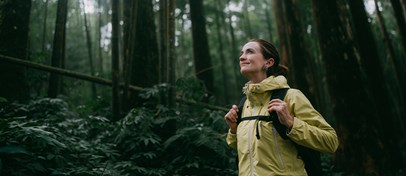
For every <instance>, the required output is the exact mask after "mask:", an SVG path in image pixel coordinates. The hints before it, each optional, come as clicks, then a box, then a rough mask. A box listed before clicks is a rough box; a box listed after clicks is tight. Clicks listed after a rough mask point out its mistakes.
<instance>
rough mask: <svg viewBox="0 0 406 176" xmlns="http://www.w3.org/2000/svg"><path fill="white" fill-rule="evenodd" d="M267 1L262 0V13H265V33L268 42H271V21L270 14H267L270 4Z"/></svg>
mask: <svg viewBox="0 0 406 176" xmlns="http://www.w3.org/2000/svg"><path fill="white" fill-rule="evenodd" d="M268 1H269V0H263V2H264V4H265V7H264V11H265V23H266V28H267V32H268V35H269V36H268V41H272V42H275V41H273V37H272V20H271V14H270V13H269V11H271V10H270V8H268V7H270V3H269V2H268Z"/></svg>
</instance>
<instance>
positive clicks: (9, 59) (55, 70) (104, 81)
mask: <svg viewBox="0 0 406 176" xmlns="http://www.w3.org/2000/svg"><path fill="white" fill-rule="evenodd" d="M0 61H5V62H9V63H13V64H16V65H21V66H26V67H29V68H33V69H37V70H42V71H46V72H52V73H56V74H60V75H63V76H68V77H72V78H77V79H81V80H86V81H90V82H94V83H98V84H101V85H107V86H112V81H111V80H108V79H104V78H100V77H96V76H91V75H87V74H83V73H78V72H74V71H70V70H66V69H62V68H57V67H52V66H48V65H44V64H38V63H34V62H30V61H26V60H22V59H17V58H14V57H10V56H4V55H1V54H0ZM122 86H123V85H122ZM128 87H129V89H130V90H132V91H142V90H145V88H142V87H138V86H133V85H129V86H128ZM176 100H177V101H178V102H184V103H187V104H191V105H198V106H203V107H206V108H209V109H213V110H220V111H228V109H227V108H223V107H219V106H215V105H211V104H207V103H201V102H195V101H191V100H184V99H180V98H176Z"/></svg>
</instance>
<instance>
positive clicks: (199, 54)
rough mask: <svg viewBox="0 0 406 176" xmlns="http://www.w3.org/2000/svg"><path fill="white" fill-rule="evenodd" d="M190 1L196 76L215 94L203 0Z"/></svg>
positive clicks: (210, 92)
mask: <svg viewBox="0 0 406 176" xmlns="http://www.w3.org/2000/svg"><path fill="white" fill-rule="evenodd" d="M189 3H190V16H191V20H192V38H193V58H194V61H195V71H196V76H197V78H199V79H200V80H202V81H203V82H204V83H205V85H206V87H207V90H208V92H209V94H213V92H214V86H213V80H214V78H213V66H212V64H211V58H210V52H209V43H208V41H207V33H206V19H205V18H204V8H203V1H202V0H190V1H189Z"/></svg>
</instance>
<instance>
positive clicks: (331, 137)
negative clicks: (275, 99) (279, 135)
mask: <svg viewBox="0 0 406 176" xmlns="http://www.w3.org/2000/svg"><path fill="white" fill-rule="evenodd" d="M285 101H286V102H287V104H288V106H289V110H290V113H291V115H292V116H293V118H294V121H293V127H292V129H291V130H290V131H289V132H288V134H287V135H288V137H289V138H290V139H291V140H292V141H294V142H295V143H297V144H299V145H303V146H305V147H308V148H312V149H314V150H317V151H320V152H325V153H334V152H335V151H336V150H337V148H338V144H339V142H338V138H337V134H336V132H335V130H334V129H333V128H332V127H331V126H330V125H329V124H328V123H327V122H326V120H325V119H324V118H323V117H322V116H321V115H320V113H319V112H317V111H316V110H315V109H314V108H313V106H312V105H311V103H310V101H309V100H308V99H307V98H306V96H305V95H304V94H303V93H302V92H301V91H300V90H297V89H289V91H288V93H287V95H286V97H285Z"/></svg>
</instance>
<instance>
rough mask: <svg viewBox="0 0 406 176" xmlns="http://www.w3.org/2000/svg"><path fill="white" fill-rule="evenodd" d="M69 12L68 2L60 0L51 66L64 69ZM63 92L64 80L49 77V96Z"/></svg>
mask: <svg viewBox="0 0 406 176" xmlns="http://www.w3.org/2000/svg"><path fill="white" fill-rule="evenodd" d="M67 10H68V1H67V0H58V7H57V12H56V22H55V32H54V40H53V47H52V58H51V65H52V66H53V67H58V68H64V65H65V64H64V60H65V43H66V17H67V14H68V13H67ZM61 91H62V79H61V77H60V76H58V75H56V74H54V73H51V75H50V77H49V88H48V96H49V97H52V98H55V97H56V96H57V95H58V94H60V93H61Z"/></svg>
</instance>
